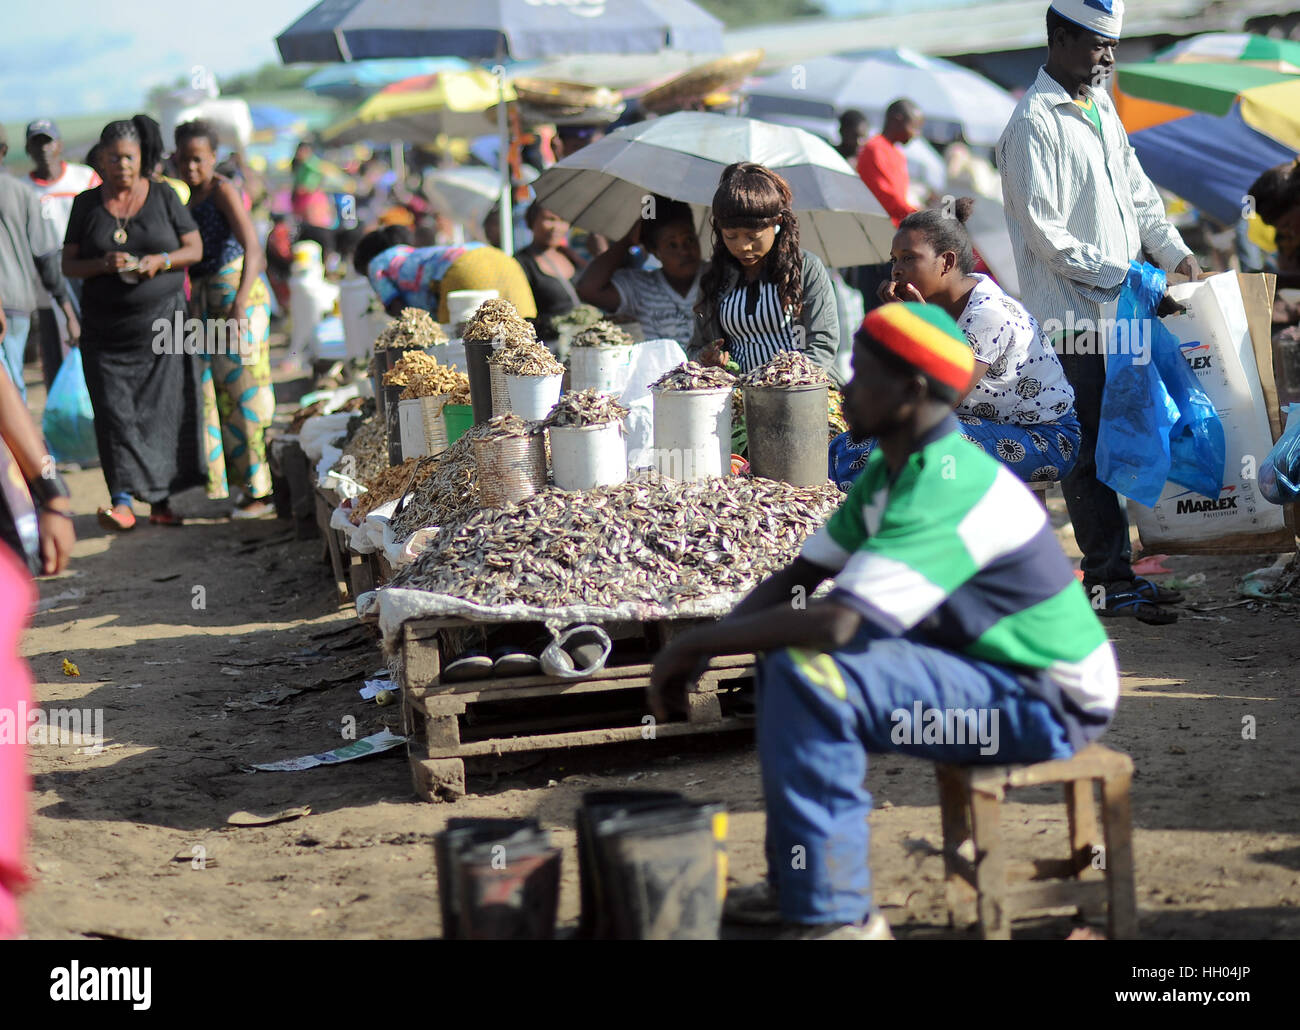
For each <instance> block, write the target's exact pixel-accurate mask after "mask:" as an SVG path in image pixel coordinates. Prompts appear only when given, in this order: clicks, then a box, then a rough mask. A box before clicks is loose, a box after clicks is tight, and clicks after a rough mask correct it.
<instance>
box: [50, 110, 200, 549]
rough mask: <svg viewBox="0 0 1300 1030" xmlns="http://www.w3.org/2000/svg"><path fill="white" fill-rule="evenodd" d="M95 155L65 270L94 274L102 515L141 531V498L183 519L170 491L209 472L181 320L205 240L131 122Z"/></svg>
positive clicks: (88, 362) (85, 311)
mask: <svg viewBox="0 0 1300 1030" xmlns="http://www.w3.org/2000/svg"><path fill="white" fill-rule="evenodd" d="M97 158H98V161H99V164H100V167H101V169H102V174H103V177H104V183H103V185H101V186H99V187H97V188H96V189H90V190H87V191H86V192H85V193H82V194H80V195H79V196H78V197H77V198H76V200H74V201H73V203H72V214H71V217H70V218H69V219H68V231H67V235H66V237H65V238H64V244H63V273H64V275H67V276H70V277H75V278H78V279H83V280H85V285H84V287H83V293H82V299H81V308H82V333H81V350H82V361H83V363H84V367H85V372H86V387H87V389H88V390H89V392H90V401H91V404H92V405H93V407H94V409H95V436H96V438H97V440H98V442H99V457H100V462H101V463H102V465H103V469H104V479H105V481H106V482H107V484H108V493H109V498H110V505H111V506H110V507H108V508H101V509H100V512H99V520H100V522H101V524H103V525H104V526H105V528H109V529H119V530H128V529H131V528H133V527H134V526H135V513H134V512H133V511H132V508H131V499H132V498H133V497H134V498H138V499H139V500H142V501H145V502H147V503H148V504H149V505H150V506H151V509H152V510H151V513H150V515H149V521H150V522H153V523H158V524H163V525H178V524H179V522H180V519H179V518H178V516H177V515H176V514H175V513H174V512H173V511H172V510H171V507H170V505H169V503H168V502H169V500H170V498H171V495H172V494H174V493H178V492H179V491H181V490H185V489H188V488H189V487H192V486H201V485H203V484H204V482H205V481H206V476H205V473H204V467H203V451H202V435H201V421H200V417H199V411H200V404H199V399H200V393H199V357H198V355H197V354H196V353H194V351H195V350H196V349H197V348H198V346H200V345H201V342H202V341H200V340H198V338H197V337H198V335H199V334H187V333H186V331H185V329H184V328H183V327H184V319H185V294H184V283H185V272H184V271H183V270H184V269H185V268H186V267H187V266H189V265H192V264H194V263H195V262H196V261H198V260H199V259H200V258H202V257H203V243H202V241H201V240H200V238H199V230H198V226H197V225H195V224H194V219H193V218H192V217H190V214H189V212H188V211H186V210H185V207H184V206H183V205H182V204H181V202H180V200H179V199H178V198H177V196H176V193H175V192H174V191H173V190H172V189H171V188H170V187H169V186H165V185H158V184H157V183H152V182H150V181H149V179H148V177H147V175H146V174H142V172H141V168H140V135H139V131H138V129H137V128H136V127H135V126H134V125H132V123H131V122H128V121H119V122H110V123H109V124H108V125H106V126H105V127H104V131H103V133H102V134H101V136H100V140H99V152H98V155H97ZM178 328H179V329H180V332H179V333H178V331H177V330H178ZM201 335H202V337H203V340H206V339H208V338H209V337H210V334H208V333H206V332H205V333H202V334H201ZM187 345H188V347H189V349H190V351H191V352H190V353H188V354H187V353H186V348H187Z"/></svg>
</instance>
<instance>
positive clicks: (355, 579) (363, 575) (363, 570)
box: [348, 554, 375, 597]
mask: <svg viewBox="0 0 1300 1030" xmlns="http://www.w3.org/2000/svg"><path fill="white" fill-rule="evenodd" d="M350 557H351V564H350V565H349V566H348V576H349V582H351V584H352V596H353V597H360V596H361V595H362V594H364V593H368V592H369V591H371V590H374V589H375V580H374V574H373V573H372V572H371V569H370V562H368V561H367V560H366V556H365V555H363V554H353V555H351V556H350Z"/></svg>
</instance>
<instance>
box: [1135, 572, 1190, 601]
mask: <svg viewBox="0 0 1300 1030" xmlns="http://www.w3.org/2000/svg"><path fill="white" fill-rule="evenodd" d="M1133 593H1135V594H1136V595H1137V596H1138V597H1145V598H1146V599H1147V600H1148V601H1151V602H1153V603H1155V604H1181V603H1182V601H1183V595H1182V592H1181V591H1179V590H1170V589H1169V588H1168V587H1162V586H1161V585H1160V584H1159V583H1152V582H1151V580H1149V579H1147V578H1145V577H1143V576H1134V577H1133Z"/></svg>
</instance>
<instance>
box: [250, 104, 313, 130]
mask: <svg viewBox="0 0 1300 1030" xmlns="http://www.w3.org/2000/svg"><path fill="white" fill-rule="evenodd" d="M248 113H249V114H250V115H251V116H252V118H253V131H254V132H281V131H283V130H285V129H290V128H292V127H293V126H295V125H298V124H299V123H300V122H302V120H303V117H302V115H300V114H298V112H296V111H290V110H288V109H287V108H284V107H274V106H272V105H270V104H249V105H248Z"/></svg>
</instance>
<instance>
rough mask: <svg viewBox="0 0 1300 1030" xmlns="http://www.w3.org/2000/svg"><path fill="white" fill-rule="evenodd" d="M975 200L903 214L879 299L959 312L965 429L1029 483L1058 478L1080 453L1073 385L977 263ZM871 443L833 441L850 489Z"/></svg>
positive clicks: (834, 462) (834, 472)
mask: <svg viewBox="0 0 1300 1030" xmlns="http://www.w3.org/2000/svg"><path fill="white" fill-rule="evenodd" d="M974 204H975V202H974V201H973V200H972V199H970V198H969V197H962V198H961V199H960V200H958V201H957V203H956V207H955V210H954V211H952V212H946V211H941V210H935V209H930V210H926V211H917V212H914V213H913V214H911V215H908V216H907V217H906V218H905V219H903V221H902V223H901V224H900V225H899V227H898V232H897V234H896V235H895V236H894V245H893V249H892V251H891V253H890V257H891V260H892V263H893V271H892V274H891V277H890V280H889V282H886V283H884V284H883V285H882V286H881V288H880V298H881V299H882V300H883V301H885V302H889V301H895V300H900V301H915V302H922V303H927V304H935V305H938V306H939V307H941V308H943V309H944V310H945V311H947V312H948V314H950V315H952V317H953V318H954V319H955V320H956V321H957V324H958V325H959V326H961V328H962V330H963V331H964V332H965V333H966V338H967V339H968V340H969V341H970V344H971V347H972V348H973V349H974V351H975V373H974V378H973V379H972V382H971V387H970V390H969V391H968V392H967V394H966V396H965V397H964V398H963V399H962V401H961V403H960V404H958V406H957V412H956V413H957V420H958V421H959V422H960V423H961V427H962V433H963V435H965V436H966V438H967V439H968V440H970V441H971V442H972V443H975V444H978V445H979V446H980V447H982V448H983V449H984V450H985V451H986V452H987V453H989V454H990V455H992V456H993V457H995V458H997V459H999V460H1000V461H1001V462H1002V463H1003V464H1005V465H1007V466H1009V467H1010V469H1011V471H1012V472H1014V473H1015V474H1016V475H1017V476H1018V477H1019V478H1020V479H1022V480H1024V481H1025V482H1027V483H1053V482H1058V481H1060V480H1062V479H1064V478H1065V477H1066V475H1068V474H1069V472H1070V469H1072V468H1073V467H1074V462H1075V455H1076V454H1077V452H1078V446H1079V435H1080V428H1079V420H1078V418H1077V417H1076V415H1075V413H1074V390H1073V389H1072V388H1071V386H1070V384H1069V381H1068V380H1067V379H1066V378H1065V371H1064V370H1063V369H1062V368H1061V362H1060V360H1059V359H1058V358H1057V356H1056V352H1055V351H1054V350H1053V349H1052V345H1051V343H1050V341H1049V340H1048V339H1047V336H1046V335H1045V334H1044V333H1043V331H1042V329H1041V328H1040V327H1039V325H1038V323H1037V322H1036V321H1035V320H1034V317H1033V316H1032V315H1030V314H1029V312H1028V311H1027V310H1025V307H1024V305H1022V304H1021V303H1020V302H1019V301H1017V300H1015V299H1014V298H1013V297H1010V296H1008V295H1007V294H1006V293H1005V292H1003V290H1002V288H1001V287H1000V286H998V285H997V283H995V282H994V281H993V280H992V279H990V278H989V277H988V276H986V275H980V274H979V273H977V272H975V271H973V269H974V267H975V257H974V253H973V251H972V247H971V239H970V235H969V234H968V233H967V231H966V227H965V222H966V220H967V219H968V218H969V217H970V214H971V210H972V209H973V207H974ZM872 446H874V441H873V440H863V441H856V442H855V441H853V440H852V439H851V437H850V436H849V434H847V433H845V434H843V435H842V436H840V437H837V438H836V439H835V440H833V441H832V442H831V453H830V473H831V478H832V479H834V480H835V481H836V482H837V483H839V484H840V486H841V487H846V484H847V483H851V482H852V481H853V480H854V479H856V478H857V473H858V471H860V470H861V468H862V467H863V465H864V464H865V462H866V456H867V455H868V454H869V453H870V452H871V448H872Z"/></svg>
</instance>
